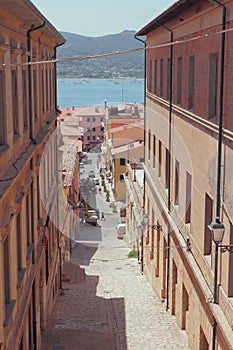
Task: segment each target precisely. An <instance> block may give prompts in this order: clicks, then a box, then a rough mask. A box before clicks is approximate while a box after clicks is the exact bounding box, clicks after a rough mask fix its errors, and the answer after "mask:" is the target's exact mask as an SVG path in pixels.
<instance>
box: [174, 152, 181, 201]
mask: <svg viewBox="0 0 233 350" xmlns="http://www.w3.org/2000/svg"><path fill="white" fill-rule="evenodd" d="M179 177H180V163H179V161H178V160H177V159H176V161H175V204H176V205H178V204H179Z"/></svg>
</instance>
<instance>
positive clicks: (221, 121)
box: [209, 0, 227, 350]
mask: <svg viewBox="0 0 233 350" xmlns="http://www.w3.org/2000/svg"><path fill="white" fill-rule="evenodd" d="M209 1H210V2H212V3H214V4H215V5H216V6H220V7H221V8H222V31H223V33H222V41H221V59H220V91H219V124H218V160H217V189H216V192H217V193H216V218H219V217H220V209H221V191H220V187H221V162H222V130H223V120H222V119H223V89H224V61H225V29H226V12H227V8H226V6H224V5H223V4H222V3H220V2H219V1H217V0H209ZM217 276H218V244H217V243H215V263H214V303H215V304H217V283H218V281H217ZM212 325H213V334H212V350H215V344H216V332H217V322H216V319H215V317H213V323H212Z"/></svg>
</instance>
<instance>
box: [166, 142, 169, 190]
mask: <svg viewBox="0 0 233 350" xmlns="http://www.w3.org/2000/svg"><path fill="white" fill-rule="evenodd" d="M169 155H170V153H169V150H168V149H167V148H166V169H165V188H168V184H169V167H170V164H169V163H170V158H169Z"/></svg>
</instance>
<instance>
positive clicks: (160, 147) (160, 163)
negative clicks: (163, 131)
mask: <svg viewBox="0 0 233 350" xmlns="http://www.w3.org/2000/svg"><path fill="white" fill-rule="evenodd" d="M161 168H162V142H161V141H160V140H159V177H161Z"/></svg>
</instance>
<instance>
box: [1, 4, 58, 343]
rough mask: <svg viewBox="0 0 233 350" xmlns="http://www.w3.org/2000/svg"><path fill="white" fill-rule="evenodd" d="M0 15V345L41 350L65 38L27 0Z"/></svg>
mask: <svg viewBox="0 0 233 350" xmlns="http://www.w3.org/2000/svg"><path fill="white" fill-rule="evenodd" d="M0 18H1V21H0V23H1V24H0V121H1V128H0V308H1V312H0V348H1V349H2V350H8V349H25V350H26V349H32V348H33V349H41V331H42V330H43V328H44V325H45V323H46V318H47V314H48V313H49V312H51V311H52V309H53V306H54V304H55V301H56V297H57V294H58V291H59V286H60V279H61V274H60V268H61V261H60V254H59V231H58V229H57V220H58V218H57V216H58V214H57V213H58V210H57V209H58V204H59V203H58V199H57V192H56V188H57V158H56V149H57V147H56V146H57V136H56V132H55V130H56V117H57V109H56V65H55V63H54V62H53V61H52V60H53V59H54V58H55V57H56V47H57V46H58V45H61V44H63V43H64V38H63V37H62V36H61V35H60V34H59V32H58V31H56V29H55V28H54V27H53V26H52V25H51V24H50V23H49V22H48V21H47V20H46V19H45V18H44V17H43V16H42V15H41V13H40V12H39V11H38V10H37V9H36V8H35V6H34V5H33V4H32V3H31V2H30V1H28V0H26V1H25V0H24V1H21V0H17V1H16V0H13V1H10V2H7V1H5V2H1V4H0ZM39 61H40V62H42V63H40V64H36V62H39ZM28 63H29V64H28ZM54 132H55V133H54ZM45 146H46V147H45ZM52 217H53V220H51V218H52Z"/></svg>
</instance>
